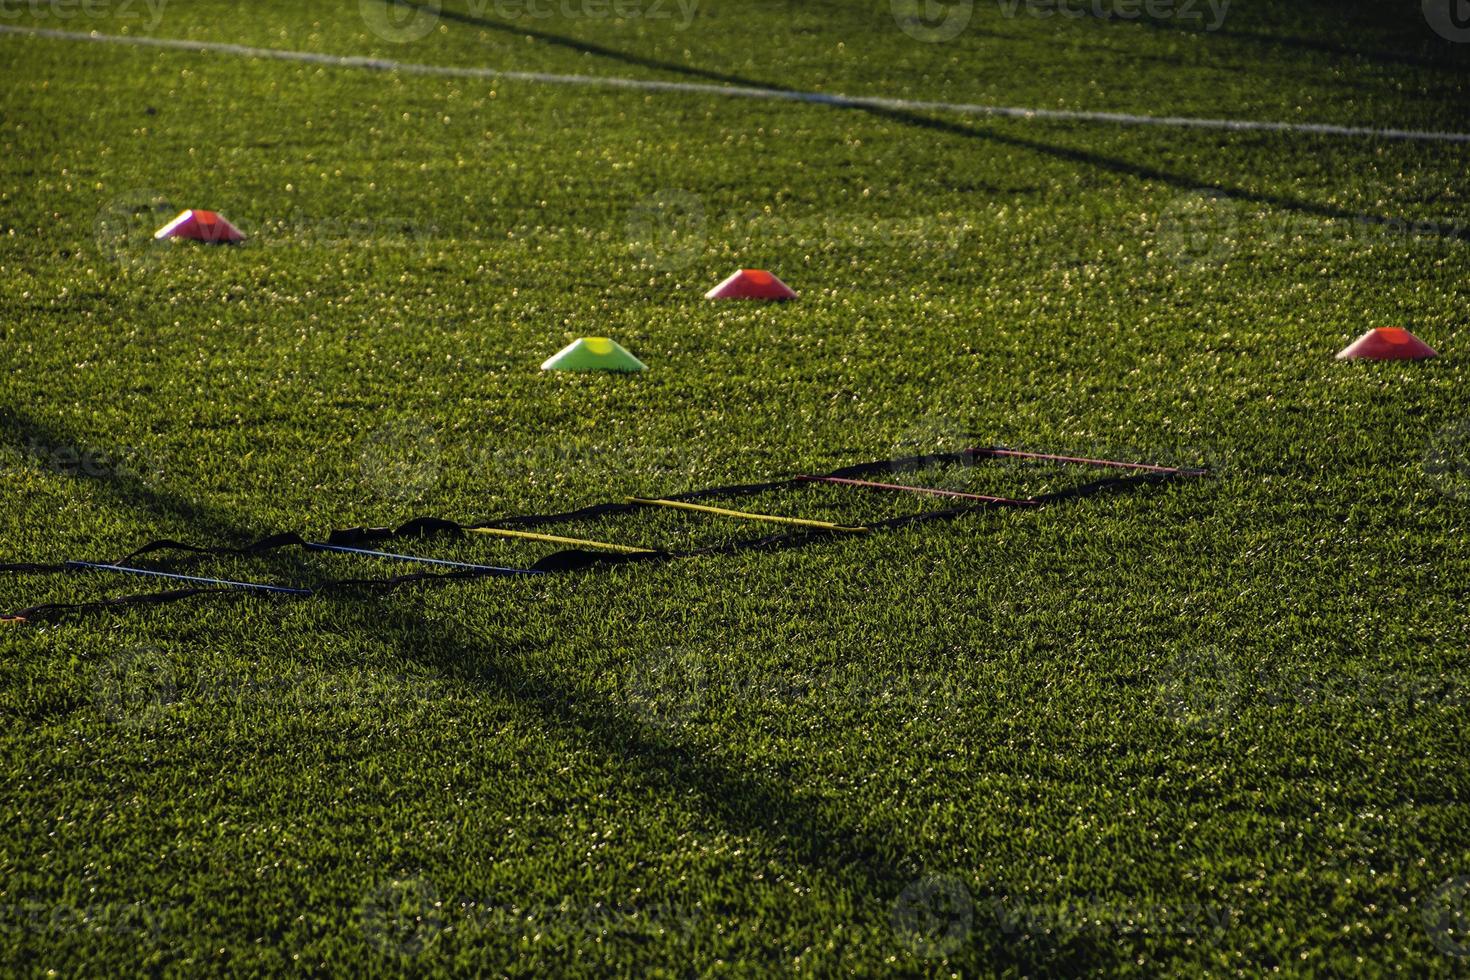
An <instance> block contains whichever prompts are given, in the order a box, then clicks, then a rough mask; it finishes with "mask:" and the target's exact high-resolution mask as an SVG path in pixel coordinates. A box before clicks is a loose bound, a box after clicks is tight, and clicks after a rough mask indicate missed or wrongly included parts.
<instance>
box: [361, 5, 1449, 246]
mask: <svg viewBox="0 0 1470 980" xmlns="http://www.w3.org/2000/svg"><path fill="white" fill-rule="evenodd" d="M381 2H383V3H384V4H387V5H390V6H399V7H404V8H407V9H411V10H423V11H425V12H428V11H429V10H430V8H428V7H425V6H424V5H423V4H421V3H419V2H417V0H381ZM436 15H437V16H438V17H440V18H441V19H443V20H450V21H454V22H456V23H461V24H466V25H469V26H474V27H479V28H483V29H485V30H490V31H498V32H501V33H504V34H510V35H513V36H516V37H531V38H534V39H536V40H538V41H541V42H543V43H545V44H548V45H552V46H554V47H560V48H565V49H567V50H570V51H575V52H577V53H579V54H588V55H593V56H596V57H600V58H607V59H609V60H612V61H616V62H618V63H620V64H624V65H633V66H636V67H639V68H646V69H649V70H651V71H663V72H670V73H673V74H678V75H683V76H686V77H689V78H698V79H701V80H702V81H706V82H719V83H723V84H727V85H731V86H738V87H744V88H764V89H771V90H773V91H777V92H796V91H798V90H797V89H795V88H792V87H790V86H786V85H780V84H776V83H772V82H766V81H761V80H759V79H754V78H747V77H745V76H742V75H735V74H730V73H727V72H719V71H712V70H710V69H706V68H700V67H698V66H695V65H684V64H679V63H677V62H672V61H663V60H660V59H657V58H650V57H648V56H646V55H639V54H634V53H631V52H626V51H619V50H617V49H614V48H609V47H607V46H606V45H602V44H595V43H592V42H589V41H581V40H578V39H576V38H572V37H567V36H564V35H560V34H553V33H550V32H548V31H541V30H532V29H528V28H526V27H524V26H521V25H517V24H513V23H510V22H508V21H502V20H495V19H493V18H490V17H485V16H483V15H480V14H473V13H464V12H460V11H455V10H448V9H442V8H441V9H439V10H438V11H437V12H436ZM833 108H837V109H845V110H847V111H851V112H862V113H866V114H867V115H870V116H874V117H876V118H879V119H885V120H888V121H890V122H896V123H900V124H902V125H905V126H911V127H914V128H917V129H926V130H929V131H931V132H937V133H943V134H945V135H948V136H956V137H960V138H963V139H969V140H980V141H984V142H990V143H997V144H1000V145H1003V146H1010V147H1016V148H1018V149H1024V150H1028V151H1030V152H1033V153H1037V154H1041V155H1044V156H1049V157H1052V158H1053V159H1058V160H1066V161H1068V162H1070V163H1076V164H1079V165H1082V166H1088V167H1094V168H1096V169H1099V170H1103V171H1106V172H1108V173H1113V174H1118V175H1120V176H1124V177H1132V178H1135V179H1137V180H1150V181H1155V182H1157V183H1160V184H1165V185H1167V186H1169V187H1173V188H1175V189H1177V190H1180V191H1188V192H1202V193H1212V194H1216V195H1218V196H1220V197H1223V198H1226V199H1230V200H1237V201H1249V202H1251V203H1254V204H1264V205H1269V206H1270V207H1274V208H1279V209H1282V210H1285V211H1292V212H1295V213H1298V214H1305V215H1311V216H1313V217H1317V218H1327V219H1331V220H1334V221H1347V222H1352V223H1354V224H1358V225H1364V226H1368V227H1373V228H1382V229H1386V230H1389V231H1392V232H1397V233H1399V234H1402V235H1404V236H1406V237H1407V236H1417V237H1437V238H1443V239H1451V240H1456V241H1470V227H1464V226H1462V225H1460V224H1441V223H1438V222H1414V221H1409V220H1406V219H1403V218H1392V217H1387V216H1384V215H1376V214H1366V213H1361V212H1355V211H1350V210H1347V209H1345V208H1339V207H1335V206H1333V205H1330V204H1319V203H1316V202H1313V201H1303V200H1300V199H1298V198H1293V197H1288V196H1286V195H1283V194H1271V193H1267V192H1265V191H1253V190H1248V189H1246V188H1242V187H1233V186H1230V185H1227V184H1224V183H1221V182H1218V181H1209V180H1201V179H1199V178H1195V177H1189V176H1186V175H1184V174H1179V173H1174V172H1172V171H1169V170H1163V169H1161V168H1159V167H1153V166H1149V165H1147V164H1142V163H1134V162H1132V161H1129V160H1124V159H1121V158H1119V157H1113V156H1107V155H1104V154H1101V153H1096V152H1093V151H1091V150H1083V149H1078V148H1075V147H1068V146H1062V145H1060V144H1057V143H1049V142H1045V141H1042V140H1036V139H1030V138H1027V137H1023V136H1015V135H1010V134H1007V133H1002V132H999V131H997V130H995V129H992V128H989V127H985V126H981V125H976V124H966V123H960V122H956V121H954V120H950V119H943V118H939V117H936V116H929V115H924V114H922V113H918V112H913V111H910V110H905V109H895V108H885V107H881V106H865V105H835V106H833ZM1256 135H1259V134H1256ZM1272 135H1275V136H1277V137H1280V136H1283V135H1285V134H1272ZM1308 138H1312V137H1308ZM1325 138H1333V137H1325Z"/></svg>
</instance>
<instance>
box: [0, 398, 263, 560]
mask: <svg viewBox="0 0 1470 980" xmlns="http://www.w3.org/2000/svg"><path fill="white" fill-rule="evenodd" d="M0 443H11V444H13V445H15V446H16V447H17V448H18V449H20V451H21V452H22V453H24V454H25V455H26V456H28V457H30V458H31V459H33V460H34V461H36V462H37V463H39V464H41V466H42V467H43V468H44V469H46V470H47V471H48V472H51V473H53V474H56V475H59V476H66V477H70V478H72V479H76V480H79V481H81V482H82V483H84V484H85V485H87V486H90V487H95V488H97V489H99V490H102V491H104V492H105V493H106V494H107V495H108V496H110V497H111V498H112V499H113V500H114V501H115V502H116V503H118V504H120V505H122V506H123V507H124V508H126V509H130V510H134V511H137V510H143V511H147V512H148V513H150V514H153V515H155V516H159V517H163V518H166V519H173V520H178V521H180V522H182V523H183V524H184V525H186V526H188V527H191V528H208V529H209V530H210V531H211V532H213V533H216V534H218V533H223V534H225V535H226V536H229V537H233V538H235V539H237V540H239V541H247V540H249V539H250V538H251V532H250V530H249V529H248V528H247V527H246V525H245V524H244V522H242V521H240V520H239V519H238V518H237V517H236V516H234V515H231V514H229V513H227V512H225V511H222V510H220V509H219V508H216V507H211V506H209V505H207V504H201V503H199V502H198V501H195V500H190V499H189V498H187V497H184V496H181V495H179V494H177V493H174V492H172V491H168V490H161V489H158V488H157V487H154V486H152V485H151V484H149V483H148V482H146V481H145V480H143V479H142V478H140V477H139V476H138V475H137V474H135V473H133V472H130V471H129V469H128V468H127V464H126V462H125V461H124V460H122V459H120V458H118V457H115V456H111V455H108V454H106V453H105V452H102V451H100V450H97V449H96V448H95V447H93V446H90V445H88V444H86V443H84V442H83V441H82V440H80V439H78V438H77V437H76V436H75V434H74V433H70V432H67V431H65V430H63V429H62V428H61V427H59V426H55V425H49V424H47V423H45V422H42V421H41V420H40V419H38V418H36V417H35V416H33V415H31V414H29V413H28V412H25V411H23V410H21V409H18V408H16V407H15V406H13V405H6V406H0ZM61 460H65V461H66V462H65V463H64V464H63V463H62V462H60V461H61ZM89 461H90V462H89Z"/></svg>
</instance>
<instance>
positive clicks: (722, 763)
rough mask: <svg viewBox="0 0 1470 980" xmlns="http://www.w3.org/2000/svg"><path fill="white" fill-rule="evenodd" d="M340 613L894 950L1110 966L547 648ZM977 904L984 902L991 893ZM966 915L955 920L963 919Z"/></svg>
mask: <svg viewBox="0 0 1470 980" xmlns="http://www.w3.org/2000/svg"><path fill="white" fill-rule="evenodd" d="M0 439H3V440H5V441H10V442H19V443H21V444H24V445H29V446H37V445H46V446H72V447H75V446H94V447H95V446H96V445H97V444H96V442H94V441H92V440H87V439H83V438H81V437H80V435H79V434H78V433H76V432H75V431H71V430H69V429H67V428H65V427H63V426H58V425H54V424H47V423H44V422H41V421H40V420H38V419H36V418H35V417H33V416H30V415H27V414H24V413H21V412H18V411H16V410H15V409H3V408H0ZM63 475H77V474H63ZM80 478H83V479H86V480H87V481H88V483H89V485H91V486H93V487H94V488H95V489H97V490H99V491H101V492H103V493H104V494H106V495H107V496H109V497H110V498H111V499H112V501H113V502H114V503H115V504H116V505H117V506H118V507H119V508H120V509H123V510H127V511H131V512H133V513H134V514H137V515H139V516H140V517H143V516H147V517H152V518H166V519H169V520H174V521H178V522H181V523H183V524H185V525H187V526H188V527H189V528H190V530H191V531H192V532H193V533H195V534H197V535H199V536H200V537H201V538H203V539H205V540H208V539H212V538H215V537H217V536H219V535H221V534H228V535H232V536H234V537H236V538H238V539H240V540H242V541H243V540H248V539H249V538H250V537H251V536H252V535H253V533H254V530H252V529H251V521H250V519H249V517H248V515H242V514H237V513H234V512H231V511H229V510H226V509H221V508H217V507H212V506H209V505H206V504H200V503H196V502H194V501H191V500H188V499H187V498H185V497H182V496H181V495H179V494H177V493H174V492H172V491H170V490H168V489H165V488H161V487H158V486H154V485H152V484H150V483H147V482H144V481H142V480H139V479H138V478H136V477H134V476H132V475H129V474H127V473H124V472H121V471H118V470H107V469H103V470H99V471H98V472H96V473H87V474H85V475H81V476H80ZM256 530H258V529H256ZM409 595H410V596H411V593H409ZM319 601H320V600H319ZM333 608H334V610H335V611H336V612H337V613H338V614H339V616H340V618H339V619H338V620H337V622H336V624H335V625H336V627H337V628H340V629H342V630H361V631H363V632H364V633H371V634H372V635H374V636H375V637H377V638H380V639H383V640H386V641H387V642H388V643H389V644H391V645H392V646H393V648H394V650H395V653H396V654H397V655H398V656H399V657H401V658H403V659H404V660H410V661H415V662H418V663H421V664H424V665H425V666H427V667H430V668H431V669H433V670H434V671H436V672H438V673H439V674H440V675H441V676H442V677H444V678H447V679H453V680H456V681H461V682H465V683H468V684H471V685H474V686H476V687H478V688H479V689H481V690H484V691H485V692H486V693H487V694H489V695H492V696H496V697H501V698H504V699H506V700H507V701H509V702H511V703H513V704H516V705H518V706H520V707H521V708H523V709H525V710H527V711H529V712H531V713H533V714H534V715H535V716H537V717H538V718H539V719H542V720H544V721H545V722H547V723H548V724H549V725H551V726H554V727H560V728H566V729H572V730H574V731H575V732H576V734H577V737H578V738H579V739H580V740H581V741H583V742H584V743H586V744H588V745H590V746H593V747H595V748H596V749H597V750H599V751H600V752H601V753H602V754H603V755H604V756H605V757H606V758H607V759H609V760H613V761H614V762H615V764H617V765H620V766H625V767H627V768H628V769H629V770H631V771H632V772H633V773H635V774H636V777H637V778H638V779H639V780H640V781H641V782H643V783H644V784H645V785H647V786H648V787H650V788H651V789H653V790H655V791H657V792H660V793H661V794H663V795H666V796H667V798H669V799H681V800H682V799H685V798H688V797H693V798H694V799H695V800H697V806H698V809H699V810H700V811H701V812H703V813H704V814H707V815H708V816H709V817H711V818H713V819H714V820H716V821H718V822H719V823H720V824H722V825H724V826H725V827H726V828H727V829H729V830H730V831H731V832H733V833H736V834H740V835H744V836H749V837H754V838H758V839H760V840H762V841H764V842H765V843H766V844H767V845H768V846H770V847H771V848H772V850H774V851H777V852H779V853H782V854H785V855H786V856H788V857H789V859H790V860H791V861H792V862H793V863H795V864H799V865H801V866H804V867H810V868H814V869H820V870H822V871H824V872H826V873H827V874H829V875H831V876H832V878H833V879H835V881H836V882H838V883H840V884H841V885H843V886H845V887H847V888H850V889H852V890H853V891H854V892H855V893H857V894H858V895H862V896H868V897H869V898H871V899H872V900H874V902H875V904H876V905H877V906H878V908H880V909H883V910H885V914H889V915H890V917H891V918H890V922H898V921H899V919H895V918H892V917H893V916H900V917H901V919H902V921H901V922H900V924H899V925H896V926H895V927H894V928H895V929H896V935H895V951H901V950H902V949H903V948H904V946H905V945H910V946H912V945H914V943H915V942H918V943H920V944H923V943H924V942H926V940H925V939H924V938H923V934H924V933H925V932H926V930H927V931H933V929H935V928H939V929H940V930H944V929H951V930H952V929H953V928H954V922H956V921H959V922H962V924H963V925H964V927H965V931H964V934H963V937H962V938H963V943H962V944H960V945H958V946H955V947H954V948H953V949H952V950H950V951H949V954H948V955H951V956H953V957H954V958H956V959H962V960H965V961H971V960H977V958H978V961H979V962H984V963H985V964H986V965H987V966H988V967H990V968H994V967H996V966H998V965H1005V964H1010V965H1013V966H1019V967H1027V966H1031V967H1034V966H1036V965H1037V964H1043V963H1044V964H1045V965H1046V967H1047V968H1048V969H1055V970H1067V971H1070V970H1072V969H1079V970H1080V969H1081V968H1082V967H1084V966H1085V965H1086V964H1088V963H1096V962H1099V961H1100V960H1099V957H1102V958H1103V959H1106V958H1107V956H1108V954H1107V952H1106V950H1104V949H1101V948H1098V947H1097V945H1096V942H1095V940H1094V937H1089V936H1082V937H1077V938H1074V939H1073V940H1070V941H1068V942H1067V943H1065V944H1063V945H1061V946H1053V947H1051V948H1049V949H1047V950H1045V951H1043V952H1041V953H1038V952H1036V951H1034V950H1030V949H1028V948H1026V947H1025V946H1024V945H1023V944H1019V943H1017V942H1016V941H1015V940H1014V937H1012V936H1011V935H1009V934H1008V933H1006V932H1005V930H1004V928H1003V927H1002V924H1001V923H1000V922H984V921H978V922H973V923H972V922H971V918H972V916H973V909H970V908H962V909H960V910H958V912H956V910H954V909H953V908H952V907H951V906H952V904H953V903H952V901H951V899H952V896H951V895H946V894H945V893H943V892H942V891H939V892H934V891H930V892H925V891H924V889H923V888H920V889H919V890H918V892H917V893H915V889H914V883H915V882H916V880H919V877H920V876H921V875H923V874H924V873H925V871H926V868H927V862H926V861H925V860H924V859H923V856H922V855H920V854H916V853H913V852H912V851H910V850H908V849H907V848H905V847H904V845H902V844H901V843H899V839H898V836H897V835H896V834H893V833H886V832H882V831H872V830H865V829H862V828H861V827H859V826H858V825H856V824H855V823H851V822H845V821H844V820H843V819H842V818H841V816H840V815H839V811H840V801H838V800H836V799H834V798H831V797H828V798H827V799H826V800H825V805H824V802H823V801H820V800H817V799H815V798H814V796H813V795H811V794H801V793H799V792H796V791H795V790H794V788H793V787H792V786H790V785H787V784H785V783H783V782H781V781H780V780H778V779H776V778H772V777H769V776H766V775H763V774H761V773H759V772H756V771H753V769H752V767H751V766H749V765H748V764H744V762H745V760H739V759H734V758H721V757H719V754H718V753H716V752H712V751H710V750H708V749H705V748H703V747H697V746H694V745H689V744H685V743H683V742H681V741H679V740H678V739H677V738H674V737H671V736H670V735H669V734H668V733H666V732H665V731H664V730H663V729H662V728H661V727H658V726H649V725H646V724H640V723H638V722H637V721H635V720H634V718H633V717H632V716H631V715H630V714H629V713H628V712H626V711H619V710H617V708H616V706H612V707H610V706H608V705H606V704H604V703H601V702H595V701H590V700H589V699H587V698H586V697H584V696H582V695H581V694H579V693H578V692H577V690H576V689H575V687H574V686H572V685H570V684H568V683H567V682H566V680H565V679H564V678H561V677H558V676H556V675H555V673H554V672H552V671H547V672H539V671H528V670H525V669H524V667H523V663H524V661H526V660H528V659H530V660H538V659H539V660H541V661H543V662H545V663H547V664H557V663H558V661H557V658H556V649H555V647H554V645H553V644H552V643H551V642H550V641H548V642H547V643H545V644H542V645H540V646H536V647H531V648H527V647H525V646H521V647H519V648H517V649H516V650H515V651H514V654H513V655H510V654H506V653H502V652H501V651H498V650H496V649H494V648H493V647H492V646H491V645H490V644H487V643H483V642H477V641H476V640H475V639H473V638H471V637H467V636H466V635H465V634H464V633H463V632H461V631H458V630H454V629H450V628H445V627H441V626H437V625H434V624H430V623H427V622H425V621H424V619H423V618H422V617H421V616H418V615H415V614H414V613H413V612H412V611H411V610H408V609H405V608H404V604H403V603H388V602H385V601H383V600H382V599H372V600H364V599H356V598H350V597H343V598H339V599H336V600H333ZM974 898H975V899H977V900H979V901H980V902H984V901H985V900H986V896H984V895H976V896H974ZM931 906H933V907H931ZM956 914H959V915H960V918H959V919H953V916H954V915H956ZM935 916H938V917H939V918H938V919H937V921H936V919H935ZM946 916H950V918H945V917H946ZM903 923H910V924H911V926H912V928H913V929H914V930H915V935H913V936H905V935H904V934H903V932H904V929H906V928H909V926H905V925H903ZM953 938H954V937H953V936H952V935H951V937H950V939H951V940H953ZM1038 956H1040V958H1039V959H1038Z"/></svg>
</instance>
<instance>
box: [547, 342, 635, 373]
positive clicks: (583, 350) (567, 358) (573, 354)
mask: <svg viewBox="0 0 1470 980" xmlns="http://www.w3.org/2000/svg"><path fill="white" fill-rule="evenodd" d="M541 370H543V371H647V370H648V365H646V364H644V363H643V362H642V361H640V360H638V358H636V357H634V356H633V355H632V354H629V353H628V352H627V350H625V349H624V348H623V346H622V345H621V344H619V343H618V342H617V341H615V340H609V339H608V338H606V337H579V338H578V339H576V340H574V341H572V342H571V343H570V344H568V345H567V346H565V347H563V348H562V349H561V350H559V351H557V352H556V353H555V354H553V355H552V356H551V357H548V358H547V359H546V360H545V361H544V362H543V363H542V365H541Z"/></svg>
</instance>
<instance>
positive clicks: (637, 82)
mask: <svg viewBox="0 0 1470 980" xmlns="http://www.w3.org/2000/svg"><path fill="white" fill-rule="evenodd" d="M0 34H19V35H23V36H27V37H42V38H51V39H54V40H59V41H94V42H97V43H100V44H123V45H129V46H132V47H140V48H169V49H172V50H176V51H193V52H213V53H217V54H233V55H240V56H243V57H247V58H269V59H272V60H275V61H295V62H301V63H304V64H311V65H330V66H332V67H335V68H366V69H370V70H373V71H396V72H402V73H404V74H407V75H438V76H442V77H448V78H484V79H507V80H511V81H518V82H540V83H543V84H550V85H586V86H590V87H595V88H620V89H633V90H636V91H642V92H692V93H696V94H699V95H722V96H726V97H732V98H741V99H770V100H775V101H781V102H806V103H812V104H816V105H831V106H838V107H842V108H849V109H896V110H899V111H901V112H951V113H959V114H962V115H969V116H1004V117H1007V118H1011V119H1048V120H1065V121H1071V122H1101V123H1116V124H1119V125H1124V126H1172V127H1177V128H1186V129H1223V130H1228V131H1231V132H1270V133H1308V134H1311V135H1316V136H1368V137H1375V138H1377V139H1390V140H1427V141H1432V142H1437V143H1470V133H1440V132H1432V131H1428V130H1419V129H1374V128H1372V127H1369V126H1338V125H1334V124H1331V123H1292V122H1269V121H1261V120H1253V119H1201V118H1196V117H1193V116H1137V115H1131V114H1129V113H1123V112H1083V111H1080V110H1070V109H1020V108H1014V107H1010V106H995V105H977V104H974V103H965V102H924V101H916V100H911V99H886V98H879V97H870V96H854V95H838V94H827V93H823V92H790V91H783V90H781V89H774V88H753V87H749V86H739V85H710V84H705V83H701V82H661V81H657V80H654V79H645V78H620V77H617V76H609V75H556V74H550V73H547V72H537V71H502V70H500V69H498V68H469V67H454V66H451V65H425V64H417V63H415V62H411V61H395V60H393V59H390V58H363V57H351V56H345V55H335V54H317V53H315V52H311V51H290V50H286V49H282V48H252V47H248V46H246V45H243V44H228V43H225V42H221V41H186V40H181V39H176V38H166V37H148V36H145V35H137V36H129V35H124V34H99V33H97V32H95V31H94V32H91V33H85V32H82V31H58V30H51V29H47V28H30V27H19V26H15V25H6V24H0Z"/></svg>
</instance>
